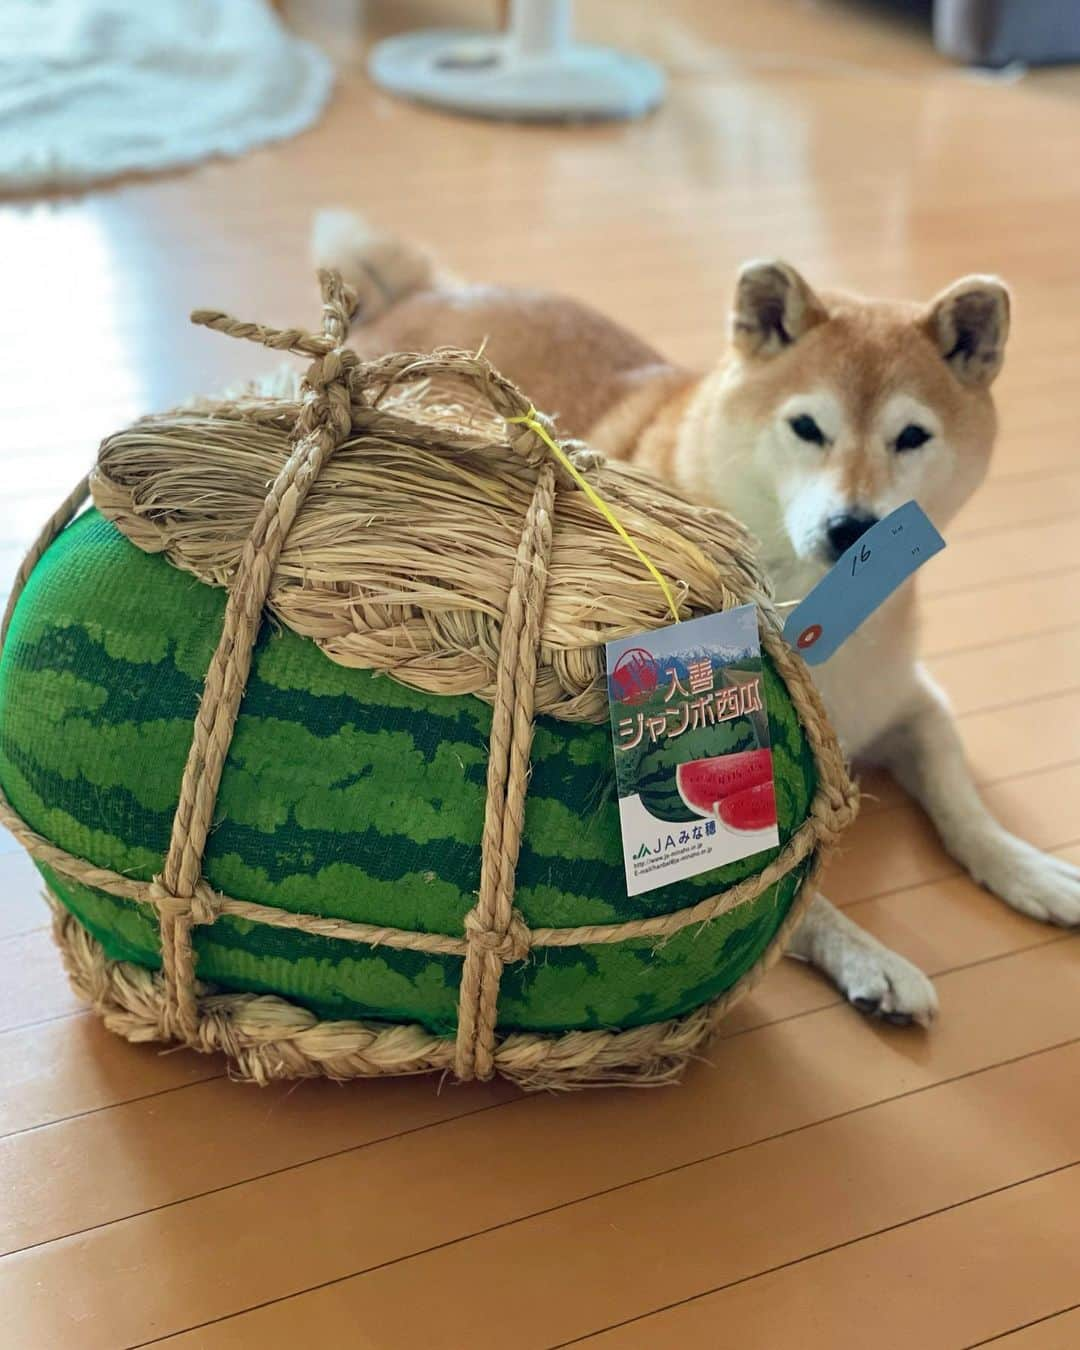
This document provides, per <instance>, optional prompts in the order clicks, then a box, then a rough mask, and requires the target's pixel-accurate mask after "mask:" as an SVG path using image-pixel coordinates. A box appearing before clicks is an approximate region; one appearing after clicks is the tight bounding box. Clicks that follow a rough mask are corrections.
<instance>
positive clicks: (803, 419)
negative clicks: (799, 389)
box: [788, 413, 825, 445]
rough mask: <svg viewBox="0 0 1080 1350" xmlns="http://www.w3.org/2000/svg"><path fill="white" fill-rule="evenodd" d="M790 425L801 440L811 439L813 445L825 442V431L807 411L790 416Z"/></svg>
mask: <svg viewBox="0 0 1080 1350" xmlns="http://www.w3.org/2000/svg"><path fill="white" fill-rule="evenodd" d="M788 426H790V427H791V429H792V431H793V432H794V433H795V435H796V436H798V438H799V440H800V441H809V442H810V444H811V445H824V444H825V433H824V432H823V431H822V429H821V428H820V427H819V426H818V424H817V423H816V422H815V421H814V419H813V418H812V417H809V416H808V415H807V414H806V413H800V415H799V416H798V417H792V418H789V420H788Z"/></svg>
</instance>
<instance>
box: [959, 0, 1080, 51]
mask: <svg viewBox="0 0 1080 1350" xmlns="http://www.w3.org/2000/svg"><path fill="white" fill-rule="evenodd" d="M934 41H935V43H936V45H937V48H938V50H939V51H940V52H943V53H944V54H945V55H946V56H951V57H953V58H954V59H955V60H957V61H964V62H967V63H968V64H970V65H978V66H1005V65H1008V64H1009V63H1010V62H1013V61H1020V62H1024V63H1025V64H1030V65H1041V64H1046V63H1051V62H1055V61H1076V60H1080V0H934Z"/></svg>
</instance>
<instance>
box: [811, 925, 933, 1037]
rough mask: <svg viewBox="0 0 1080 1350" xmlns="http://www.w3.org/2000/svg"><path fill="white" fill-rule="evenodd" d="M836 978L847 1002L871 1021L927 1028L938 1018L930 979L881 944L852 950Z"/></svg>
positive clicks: (847, 953)
mask: <svg viewBox="0 0 1080 1350" xmlns="http://www.w3.org/2000/svg"><path fill="white" fill-rule="evenodd" d="M834 978H835V980H836V983H837V985H838V986H839V988H840V990H841V992H842V993H843V994H845V995H846V997H847V999H848V1002H849V1003H851V1004H852V1005H853V1006H854V1007H856V1008H858V1010H859V1011H860V1012H863V1013H867V1014H868V1015H869V1016H871V1017H881V1018H884V1020H885V1021H886V1022H893V1023H895V1024H897V1025H900V1026H906V1025H907V1024H908V1023H909V1022H918V1024H919V1025H920V1026H922V1027H928V1026H929V1025H930V1023H931V1022H932V1021H933V1020H934V1018H935V1017H936V1016H937V1010H938V1000H937V993H936V992H935V990H934V986H933V984H932V983H931V982H930V980H929V979H928V978H927V976H925V975H924V974H923V973H922V971H921V970H920V969H919V968H918V966H913V965H912V964H911V962H910V961H906V960H905V959H904V958H903V957H902V956H899V955H897V953H896V952H894V951H890V950H889V948H888V947H883V946H881V944H880V943H877V942H870V943H867V944H866V945H861V944H860V945H859V946H858V947H852V948H850V949H849V950H848V951H847V952H846V953H845V956H844V960H843V961H842V962H841V965H840V968H839V970H837V971H836V973H835V976H834Z"/></svg>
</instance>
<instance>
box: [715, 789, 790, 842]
mask: <svg viewBox="0 0 1080 1350" xmlns="http://www.w3.org/2000/svg"><path fill="white" fill-rule="evenodd" d="M719 815H720V819H721V820H722V821H723V823H724V824H725V825H726V826H727V827H728V829H729V830H733V831H735V833H737V834H750V833H753V832H754V831H757V830H771V829H772V828H773V827H774V826H775V825H776V792H775V791H774V789H773V785H772V779H771V778H770V779H769V781H768V782H767V783H757V784H755V785H754V787H749V788H743V790H742V791H741V792H733V793H732V794H731V796H730V797H725V798H723V800H722V801H721V802H720V803H719Z"/></svg>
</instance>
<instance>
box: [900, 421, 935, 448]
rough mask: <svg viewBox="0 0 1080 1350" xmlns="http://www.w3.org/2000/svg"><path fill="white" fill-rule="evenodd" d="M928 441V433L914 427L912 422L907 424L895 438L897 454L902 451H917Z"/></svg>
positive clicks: (921, 428) (918, 427)
mask: <svg viewBox="0 0 1080 1350" xmlns="http://www.w3.org/2000/svg"><path fill="white" fill-rule="evenodd" d="M929 439H930V433H929V432H928V431H926V430H925V429H924V428H923V427H920V426H916V425H915V423H914V422H909V423H908V425H907V426H906V427H905V428H904V429H903V431H902V432H901V433H900V435H899V436H897V438H896V448H897V450H898V451H899V452H901V453H902V452H903V451H904V450H918V448H919V447H920V446H921V445H925V444H926V442H927V441H928V440H929Z"/></svg>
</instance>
